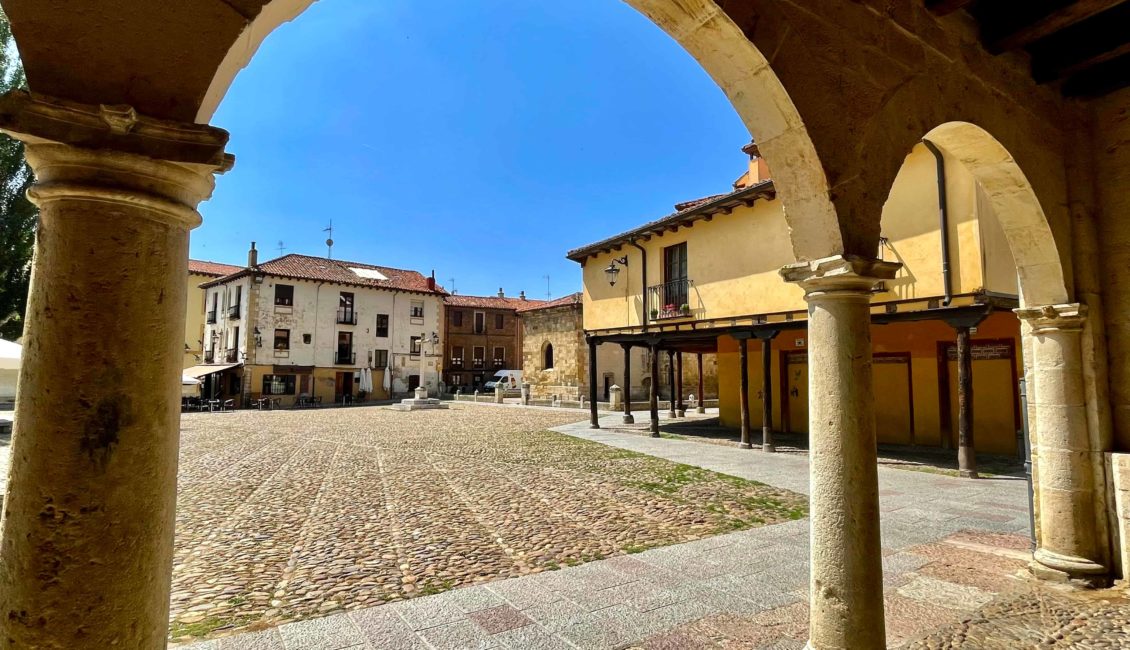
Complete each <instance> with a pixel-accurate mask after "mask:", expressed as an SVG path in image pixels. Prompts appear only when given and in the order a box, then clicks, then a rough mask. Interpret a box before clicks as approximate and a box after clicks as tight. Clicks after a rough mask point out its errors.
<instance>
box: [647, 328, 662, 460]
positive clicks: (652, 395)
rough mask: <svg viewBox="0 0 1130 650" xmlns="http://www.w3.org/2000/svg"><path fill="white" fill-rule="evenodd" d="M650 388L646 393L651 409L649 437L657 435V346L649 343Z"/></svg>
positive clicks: (656, 436)
mask: <svg viewBox="0 0 1130 650" xmlns="http://www.w3.org/2000/svg"><path fill="white" fill-rule="evenodd" d="M648 349H649V350H650V351H651V387H650V388H651V390H650V391H649V393H648V408H649V410H650V411H651V437H652V438H658V437H659V346H658V345H656V344H654V343H653V344H651V345H650V346H649V348H648Z"/></svg>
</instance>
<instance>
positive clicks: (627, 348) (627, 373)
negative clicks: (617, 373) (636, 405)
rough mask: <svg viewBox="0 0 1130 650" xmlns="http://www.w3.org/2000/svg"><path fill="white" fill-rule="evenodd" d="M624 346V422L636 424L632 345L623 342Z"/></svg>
mask: <svg viewBox="0 0 1130 650" xmlns="http://www.w3.org/2000/svg"><path fill="white" fill-rule="evenodd" d="M621 347H623V348H624V424H635V423H636V418H635V416H633V415H632V346H631V345H628V344H626V343H625V344H623V345H622V346H621Z"/></svg>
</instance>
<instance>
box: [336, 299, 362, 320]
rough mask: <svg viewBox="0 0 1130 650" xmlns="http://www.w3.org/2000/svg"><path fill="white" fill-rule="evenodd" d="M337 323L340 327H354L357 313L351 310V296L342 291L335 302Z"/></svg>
mask: <svg viewBox="0 0 1130 650" xmlns="http://www.w3.org/2000/svg"><path fill="white" fill-rule="evenodd" d="M337 322H338V323H339V324H341V325H356V324H357V312H355V311H354V310H353V294H352V293H351V292H349V291H342V292H341V293H340V294H339V296H338V301H337Z"/></svg>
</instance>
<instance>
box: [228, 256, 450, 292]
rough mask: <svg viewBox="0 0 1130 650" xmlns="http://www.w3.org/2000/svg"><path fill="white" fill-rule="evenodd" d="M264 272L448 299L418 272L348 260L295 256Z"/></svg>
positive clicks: (266, 267)
mask: <svg viewBox="0 0 1130 650" xmlns="http://www.w3.org/2000/svg"><path fill="white" fill-rule="evenodd" d="M352 269H359V270H362V271H370V272H374V271H375V273H369V274H358V273H357V272H355V271H353V270H352ZM258 270H259V271H260V272H262V273H266V274H267V275H273V276H276V277H282V278H292V279H295V280H312V281H314V282H335V283H337V284H346V285H353V286H358V287H373V288H376V289H399V290H402V291H415V292H418V293H435V294H439V295H446V294H447V292H446V291H444V289H443V287H441V286H439V285H436V286H435V287H434V288H433V287H431V286H429V280H430V278H428V277H426V276H424V274H422V273H420V272H418V271H407V270H404V269H394V268H391V267H387V266H375V265H372V264H363V263H361V262H348V261H345V260H331V259H328V258H325V257H311V256H309V255H298V254H295V253H291V254H289V255H284V256H282V257H279V258H277V259H273V260H270V261H268V262H263V263H262V264H260V265H259V269H258ZM250 273H251V271H250V270H249V269H240V271H239V272H238V273H233V274H231V275H228V276H226V277H224V278H220V279H219V280H213V281H212V282H209V283H207V285H215V284H219V283H220V282H222V281H223V282H226V281H228V280H234V279H235V278H237V277H242V276H243V275H248V274H250Z"/></svg>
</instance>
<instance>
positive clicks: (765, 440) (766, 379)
mask: <svg viewBox="0 0 1130 650" xmlns="http://www.w3.org/2000/svg"><path fill="white" fill-rule="evenodd" d="M761 386H762V388H761V451H769V452H773V451H777V447H776V446H775V445H774V444H773V337H772V336H767V337H765V338H763V339H761Z"/></svg>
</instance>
